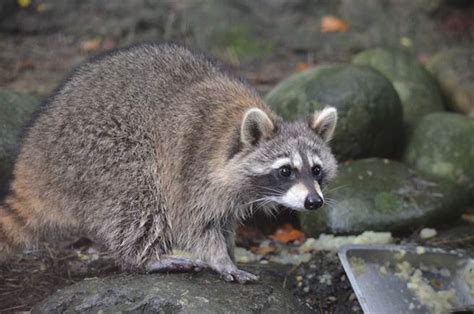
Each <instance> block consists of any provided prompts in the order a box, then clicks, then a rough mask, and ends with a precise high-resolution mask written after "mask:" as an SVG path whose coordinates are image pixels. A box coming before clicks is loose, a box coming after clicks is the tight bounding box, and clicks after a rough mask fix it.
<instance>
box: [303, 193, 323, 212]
mask: <svg viewBox="0 0 474 314" xmlns="http://www.w3.org/2000/svg"><path fill="white" fill-rule="evenodd" d="M323 204H324V201H323V199H322V198H321V197H320V196H319V195H317V194H310V195H308V196H307V197H306V199H305V201H304V208H306V209H308V210H313V209H318V208H320V207H321V206H323Z"/></svg>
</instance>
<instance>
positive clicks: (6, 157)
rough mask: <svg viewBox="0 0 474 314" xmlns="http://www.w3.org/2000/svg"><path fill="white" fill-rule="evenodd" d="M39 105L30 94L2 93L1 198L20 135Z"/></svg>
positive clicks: (0, 124) (0, 99) (0, 133)
mask: <svg viewBox="0 0 474 314" xmlns="http://www.w3.org/2000/svg"><path fill="white" fill-rule="evenodd" d="M38 103H39V101H38V99H37V98H36V97H33V96H31V95H28V94H23V93H16V92H12V91H0V196H1V195H2V193H3V192H4V189H5V186H6V183H7V181H8V180H9V178H10V175H11V170H12V165H13V160H14V156H15V153H16V151H17V148H18V135H19V133H20V131H21V129H22V127H23V125H24V124H25V123H26V121H28V120H29V119H30V117H31V114H32V113H33V112H34V111H35V110H36V108H37V107H38Z"/></svg>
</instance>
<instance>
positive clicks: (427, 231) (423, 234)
mask: <svg viewBox="0 0 474 314" xmlns="http://www.w3.org/2000/svg"><path fill="white" fill-rule="evenodd" d="M437 234H438V233H437V232H436V230H435V229H431V228H424V229H421V231H420V238H422V239H431V238H433V237H435V236H436V235H437Z"/></svg>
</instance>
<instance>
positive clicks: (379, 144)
mask: <svg viewBox="0 0 474 314" xmlns="http://www.w3.org/2000/svg"><path fill="white" fill-rule="evenodd" d="M266 100H267V101H268V103H269V104H270V105H271V106H272V107H273V108H274V109H275V110H276V111H277V112H278V113H279V114H281V115H282V116H283V117H284V118H285V119H296V118H298V117H302V116H307V115H309V114H310V113H312V112H314V111H315V110H318V109H322V108H323V107H325V106H328V105H330V106H335V107H337V109H338V114H339V121H338V125H337V128H336V133H335V136H334V139H333V141H332V142H331V146H332V147H333V152H334V153H335V154H336V157H337V159H338V160H339V161H343V160H348V159H356V158H362V157H374V156H377V157H385V156H390V155H392V154H393V153H394V152H396V151H397V149H398V145H399V143H400V139H401V138H402V136H401V133H402V115H403V113H402V107H401V105H400V100H399V98H398V95H397V92H396V91H395V90H394V89H393V87H392V84H391V83H390V82H389V81H388V80H387V79H386V78H385V77H384V76H383V75H381V74H380V73H379V72H377V71H375V70H373V69H372V68H369V67H364V66H357V65H350V64H347V65H346V64H335V65H322V66H318V67H316V68H312V69H309V70H307V71H305V72H303V73H298V74H294V75H293V76H290V77H289V78H288V79H286V80H284V81H283V82H281V83H280V84H278V85H277V86H276V87H275V88H274V89H273V90H272V91H271V92H270V93H269V94H268V95H267V96H266Z"/></svg>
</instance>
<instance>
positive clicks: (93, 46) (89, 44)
mask: <svg viewBox="0 0 474 314" xmlns="http://www.w3.org/2000/svg"><path fill="white" fill-rule="evenodd" d="M101 42H102V40H101V39H100V38H93V39H88V40H85V41H83V42H81V44H80V48H81V51H82V52H85V53H90V52H94V51H96V50H97V49H99V47H100V43H101Z"/></svg>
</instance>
